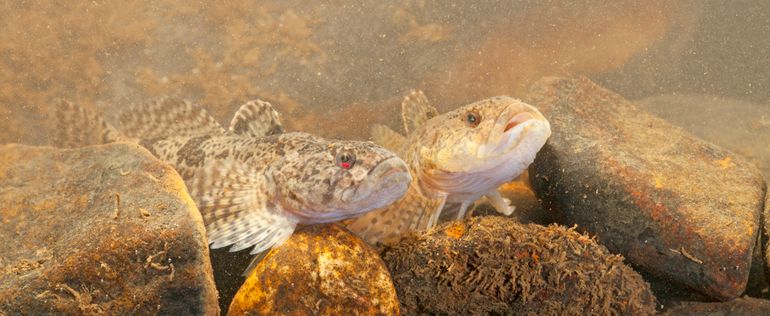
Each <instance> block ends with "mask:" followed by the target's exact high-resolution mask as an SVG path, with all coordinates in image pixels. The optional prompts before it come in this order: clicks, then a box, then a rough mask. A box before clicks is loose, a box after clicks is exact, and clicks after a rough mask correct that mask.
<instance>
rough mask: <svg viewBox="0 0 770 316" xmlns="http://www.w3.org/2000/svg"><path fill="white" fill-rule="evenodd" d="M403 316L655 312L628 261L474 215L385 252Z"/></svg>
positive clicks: (577, 237)
mask: <svg viewBox="0 0 770 316" xmlns="http://www.w3.org/2000/svg"><path fill="white" fill-rule="evenodd" d="M383 260H385V262H386V264H387V265H388V268H389V269H390V271H391V274H392V277H393V282H394V284H395V286H396V290H397V291H398V297H399V300H400V302H401V309H402V311H403V313H404V314H409V315H413V314H439V315H478V314H495V315H502V314H506V315H507V314H521V315H526V314H533V315H586V314H595V315H653V314H654V313H655V298H654V296H653V294H652V292H651V291H650V288H649V285H648V284H647V283H646V282H645V281H644V280H643V279H642V277H641V276H640V275H639V274H638V273H636V272H635V271H634V270H633V269H631V268H630V267H629V266H627V265H625V264H623V257H621V256H619V255H613V254H610V253H609V252H608V251H607V249H606V248H605V247H604V246H601V245H599V244H597V243H596V241H595V240H594V239H593V238H589V237H587V236H585V235H582V234H580V233H578V232H577V231H575V229H574V228H569V229H568V228H566V227H563V226H559V225H551V226H547V227H546V226H541V225H536V224H526V225H524V224H520V223H517V222H516V221H515V220H513V219H510V218H505V217H500V216H486V217H475V218H470V219H467V220H465V221H454V222H448V223H445V224H442V225H439V226H438V227H436V228H435V229H433V230H430V231H428V232H427V233H425V234H413V235H410V236H406V237H405V238H403V239H402V240H401V242H400V243H398V244H396V245H394V246H391V247H389V248H386V249H385V250H384V251H383Z"/></svg>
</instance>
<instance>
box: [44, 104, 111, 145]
mask: <svg viewBox="0 0 770 316" xmlns="http://www.w3.org/2000/svg"><path fill="white" fill-rule="evenodd" d="M55 120H56V131H57V133H56V135H55V136H54V138H53V144H54V145H55V146H57V147H64V148H74V147H82V146H88V145H98V144H106V143H111V142H115V141H118V140H120V139H121V138H122V136H121V134H120V133H119V132H118V131H117V130H116V129H115V128H114V127H112V125H110V124H109V123H107V122H106V121H105V120H104V119H103V118H102V117H101V116H99V115H97V114H96V113H93V112H91V111H88V110H86V109H85V108H83V107H81V106H78V105H75V104H72V103H71V102H68V101H60V102H59V104H58V105H57V106H56V118H55Z"/></svg>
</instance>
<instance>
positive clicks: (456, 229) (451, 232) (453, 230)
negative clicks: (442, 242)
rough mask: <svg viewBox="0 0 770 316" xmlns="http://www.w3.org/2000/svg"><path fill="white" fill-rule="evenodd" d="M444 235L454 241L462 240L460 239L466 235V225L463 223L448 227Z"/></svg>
mask: <svg viewBox="0 0 770 316" xmlns="http://www.w3.org/2000/svg"><path fill="white" fill-rule="evenodd" d="M444 233H445V234H446V235H447V236H449V237H452V238H454V239H460V237H462V236H463V235H464V234H465V225H463V224H462V223H461V222H455V223H453V224H451V225H449V226H447V228H446V229H444Z"/></svg>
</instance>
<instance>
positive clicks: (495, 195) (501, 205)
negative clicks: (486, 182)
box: [484, 190, 516, 216]
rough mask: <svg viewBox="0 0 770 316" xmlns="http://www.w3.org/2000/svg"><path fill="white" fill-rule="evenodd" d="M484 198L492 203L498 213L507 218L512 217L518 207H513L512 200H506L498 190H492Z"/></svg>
mask: <svg viewBox="0 0 770 316" xmlns="http://www.w3.org/2000/svg"><path fill="white" fill-rule="evenodd" d="M484 196H485V197H486V198H487V199H488V200H489V202H490V203H492V206H494V207H495V210H497V212H498V213H500V214H503V215H505V216H510V215H511V214H513V211H515V210H516V207H515V206H513V205H511V200H509V199H506V198H504V197H503V196H502V195H500V192H498V191H497V190H492V191H489V192H487V193H485V194H484Z"/></svg>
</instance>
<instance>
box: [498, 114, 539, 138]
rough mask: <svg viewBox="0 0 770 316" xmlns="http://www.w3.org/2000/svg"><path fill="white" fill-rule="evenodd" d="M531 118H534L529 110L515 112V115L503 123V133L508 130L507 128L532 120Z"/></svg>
mask: <svg viewBox="0 0 770 316" xmlns="http://www.w3.org/2000/svg"><path fill="white" fill-rule="evenodd" d="M533 119H535V116H533V115H532V114H531V113H529V112H524V113H519V114H516V116H514V117H513V118H511V120H510V121H508V124H506V125H505V128H504V129H503V133H506V132H508V131H509V130H511V129H512V128H514V127H516V126H518V125H519V124H521V123H524V122H526V121H529V120H533Z"/></svg>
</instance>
